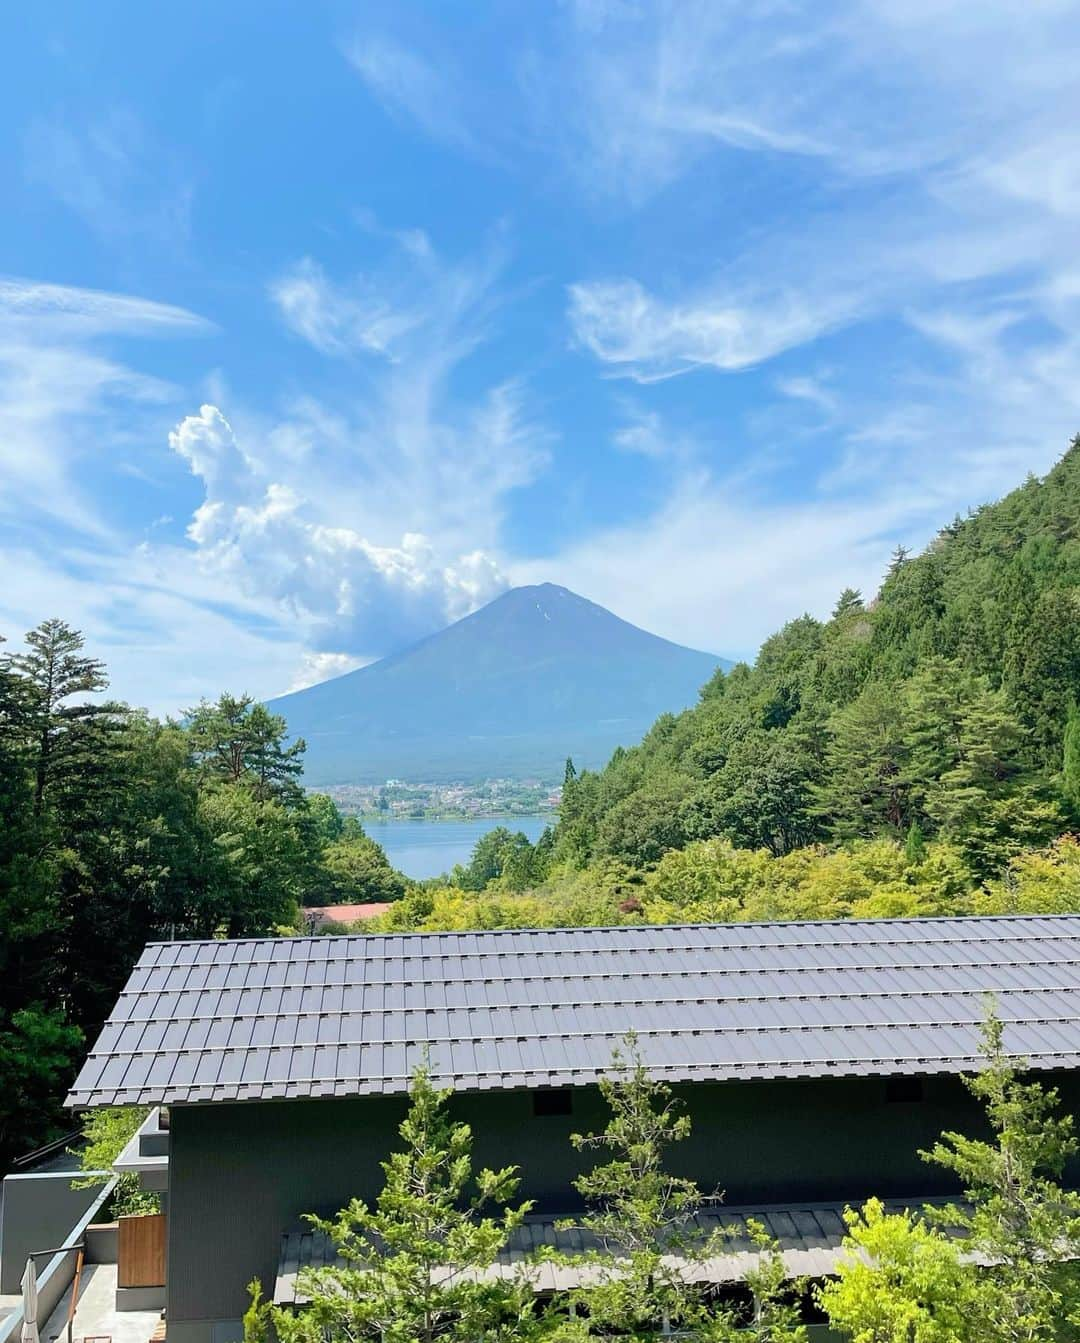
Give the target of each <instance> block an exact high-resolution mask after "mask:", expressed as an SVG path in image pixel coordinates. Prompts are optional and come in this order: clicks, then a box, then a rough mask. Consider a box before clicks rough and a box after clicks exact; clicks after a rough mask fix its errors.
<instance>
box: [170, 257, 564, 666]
mask: <svg viewBox="0 0 1080 1343" xmlns="http://www.w3.org/2000/svg"><path fill="white" fill-rule="evenodd" d="M395 244H396V246H397V249H398V252H399V253H400V256H401V257H403V258H404V260H403V261H402V260H394V261H392V262H391V263H389V264H388V266H387V267H386V268H384V269H383V270H381V271H378V272H374V273H370V274H366V275H364V276H361V277H358V278H357V279H355V280H354V281H352V282H350V283H347V284H335V283H333V282H331V281H330V280H329V279H328V278H327V277H326V276H325V275H324V274H323V272H322V271H321V270H319V269H318V268H317V267H315V266H314V264H313V263H302V264H301V266H300V267H299V268H293V269H292V270H290V271H288V272H287V273H286V275H285V276H284V277H281V278H280V279H279V280H278V281H277V282H276V283H275V284H274V285H273V286H272V287H271V297H272V299H273V301H274V302H275V304H276V306H277V307H278V310H279V311H280V313H281V315H282V318H283V320H284V321H285V322H286V324H287V325H288V326H289V327H290V328H291V329H292V330H293V331H295V332H296V333H297V334H299V335H301V336H303V337H304V338H305V339H306V340H308V341H309V342H310V343H311V344H312V345H313V346H314V347H315V348H316V349H318V350H320V351H321V352H323V353H326V354H331V355H333V356H335V357H350V358H356V359H359V360H364V361H365V362H363V363H362V365H360V366H359V371H360V374H361V375H362V383H363V387H362V394H360V395H357V396H356V397H355V398H350V397H342V396H341V394H340V392H338V393H337V394H336V399H335V400H334V402H333V403H332V407H331V406H330V405H328V404H327V403H326V402H324V401H322V400H320V399H319V398H317V397H314V396H311V395H305V396H302V397H298V398H295V399H294V400H293V401H292V402H291V403H290V404H288V405H286V406H285V407H284V408H283V410H282V412H281V413H280V414H279V415H277V416H274V417H266V416H258V415H249V414H246V413H245V412H244V411H243V410H241V411H240V412H239V414H238V415H233V416H231V417H230V418H229V419H227V418H226V417H225V415H224V414H223V413H222V411H221V410H219V409H218V408H217V407H216V406H213V405H205V406H203V407H202V408H201V410H200V411H199V413H198V414H197V415H189V416H187V417H186V418H185V419H184V420H183V421H182V422H181V423H180V424H178V425H177V426H176V428H175V429H174V430H173V432H172V433H171V434H170V436H169V443H170V446H171V447H172V449H173V451H174V452H175V453H177V454H178V455H179V456H180V457H182V458H183V459H184V460H185V461H186V462H187V464H188V466H189V468H190V470H191V471H192V473H193V474H194V475H195V476H197V477H198V478H199V479H200V480H201V481H202V483H203V486H204V499H203V501H202V503H201V504H200V505H199V506H198V508H197V509H196V511H195V513H194V515H193V516H192V518H191V520H190V523H189V526H188V537H189V539H190V541H191V542H192V544H193V546H194V547H195V552H196V555H197V558H198V562H199V564H200V566H201V568H202V569H203V570H204V572H206V573H208V574H209V573H212V574H215V575H217V576H218V577H219V579H220V580H222V581H223V583H225V584H226V585H227V586H228V587H230V588H236V589H237V590H239V591H242V592H244V593H245V594H247V596H248V597H249V598H251V599H253V600H258V601H261V602H263V603H265V604H266V609H267V610H268V611H270V612H274V613H276V615H275V618H277V619H279V620H282V621H284V622H286V623H288V624H290V625H291V627H293V628H295V629H296V630H298V631H300V632H301V635H302V637H303V639H304V641H305V643H306V644H307V645H308V646H309V648H311V649H314V650H315V651H316V652H318V653H320V654H321V653H333V654H334V655H336V656H340V657H346V658H350V659H357V658H371V657H376V656H381V655H382V654H384V653H386V652H389V651H391V650H393V649H395V648H399V647H401V646H403V645H404V644H406V643H409V642H411V641H412V640H415V639H417V638H421V637H423V636H424V635H426V634H429V633H432V632H433V631H434V630H436V629H438V628H440V627H441V626H442V625H444V624H446V623H447V622H448V621H451V620H455V619H457V618H458V617H459V616H462V615H465V614H467V613H468V612H469V611H471V610H473V609H474V608H475V607H477V606H479V605H481V604H483V603H484V602H486V601H488V600H490V599H491V598H492V597H493V596H495V595H496V594H497V593H498V592H499V591H500V590H501V589H502V588H503V587H505V585H506V579H505V577H504V576H503V574H502V572H501V569H500V566H499V562H498V558H497V557H498V554H499V550H500V532H501V522H502V514H503V511H504V508H505V505H506V500H507V497H508V495H509V493H510V492H511V491H512V490H514V489H516V488H518V487H519V486H521V485H524V484H526V483H527V482H529V481H530V480H532V479H533V477H534V475H535V474H536V472H537V470H538V469H539V468H540V467H541V465H542V464H543V462H544V460H545V434H544V432H543V430H542V429H541V428H539V427H538V426H537V425H535V424H534V423H533V422H532V421H531V420H530V419H529V417H528V416H527V414H526V409H525V401H524V395H523V392H522V389H521V388H520V387H519V386H518V385H516V384H515V383H512V382H510V383H506V382H503V383H499V382H496V383H494V385H492V386H490V387H489V388H487V389H486V390H482V391H480V392H479V393H478V394H477V395H476V396H475V397H474V398H472V399H466V400H463V399H462V398H461V397H460V396H459V395H456V394H451V391H450V388H449V375H450V373H451V372H452V371H453V369H454V368H455V367H456V365H457V363H458V362H459V361H460V360H461V359H462V358H464V357H465V355H467V354H469V353H471V352H472V351H473V350H474V349H475V348H476V347H477V345H478V344H479V343H480V342H481V341H483V340H484V339H485V338H486V336H487V333H488V319H489V315H490V312H491V311H492V294H491V289H492V284H493V280H494V277H495V275H496V274H497V268H498V259H497V257H487V258H482V259H481V260H480V261H479V262H476V263H470V264H463V265H458V266H446V265H443V264H442V263H441V262H440V261H439V259H438V258H437V257H436V256H435V255H434V253H433V251H432V250H431V248H430V246H424V247H418V246H416V244H415V239H414V238H413V237H412V235H405V236H404V237H395ZM361 295H362V296H363V297H362V298H361V297H359V296H361ZM376 329H377V330H378V333H379V334H377V335H376V334H374V333H375V332H376ZM320 665H322V664H320ZM327 665H330V664H327ZM310 670H311V669H310V667H308V666H307V665H306V664H305V666H304V667H302V668H301V671H300V674H301V675H308V674H309V673H310Z"/></svg>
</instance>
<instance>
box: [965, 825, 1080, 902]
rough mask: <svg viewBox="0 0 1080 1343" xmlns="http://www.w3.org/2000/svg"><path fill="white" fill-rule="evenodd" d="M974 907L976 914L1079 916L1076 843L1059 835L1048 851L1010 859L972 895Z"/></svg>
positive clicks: (1078, 848) (1079, 856)
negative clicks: (995, 878)
mask: <svg viewBox="0 0 1080 1343" xmlns="http://www.w3.org/2000/svg"><path fill="white" fill-rule="evenodd" d="M974 906H975V912H976V913H979V914H1077V913H1080V843H1078V842H1077V840H1076V839H1075V837H1074V836H1072V835H1063V836H1062V837H1061V839H1059V840H1057V841H1056V843H1054V844H1051V845H1050V846H1049V847H1048V848H1045V849H1038V850H1035V851H1034V852H1032V853H1025V854H1021V855H1020V856H1019V857H1017V858H1014V859H1013V860H1012V862H1011V863H1010V864H1009V866H1008V868H1007V869H1006V870H1005V872H1004V873H1003V874H1002V875H1001V877H1000V878H998V879H997V880H995V881H992V882H989V883H988V884H987V885H986V887H985V888H984V889H983V890H981V891H979V892H978V893H977V894H976V896H975V900H974Z"/></svg>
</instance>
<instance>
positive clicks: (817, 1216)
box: [274, 1199, 942, 1306]
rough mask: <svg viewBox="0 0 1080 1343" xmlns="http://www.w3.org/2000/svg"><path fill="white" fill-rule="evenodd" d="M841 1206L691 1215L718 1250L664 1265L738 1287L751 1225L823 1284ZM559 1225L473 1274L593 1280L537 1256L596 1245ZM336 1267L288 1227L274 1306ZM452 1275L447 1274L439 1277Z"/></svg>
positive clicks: (746, 1264) (546, 1223)
mask: <svg viewBox="0 0 1080 1343" xmlns="http://www.w3.org/2000/svg"><path fill="white" fill-rule="evenodd" d="M941 1203H942V1200H940V1199H905V1200H893V1201H892V1202H886V1203H885V1208H886V1211H888V1212H899V1211H901V1210H902V1209H904V1208H912V1209H919V1208H922V1207H924V1206H927V1205H928V1204H937V1205H940V1204H941ZM845 1206H847V1205H845V1204H843V1203H793V1204H790V1205H776V1204H770V1205H767V1206H762V1207H745V1208H723V1209H720V1210H719V1211H717V1212H715V1213H708V1214H704V1215H702V1216H699V1217H698V1219H697V1225H698V1227H699V1229H700V1230H701V1232H702V1234H703V1236H707V1235H709V1234H710V1233H715V1234H716V1239H717V1241H718V1243H719V1244H720V1245H721V1246H722V1247H723V1252H722V1253H718V1254H715V1255H712V1256H710V1257H708V1258H694V1259H693V1260H689V1259H687V1258H686V1257H685V1256H679V1255H672V1256H670V1258H669V1259H668V1263H669V1264H671V1265H673V1266H674V1267H675V1268H677V1269H678V1271H679V1272H681V1273H682V1274H683V1275H684V1276H685V1277H686V1278H687V1280H688V1281H695V1282H704V1283H711V1284H714V1285H716V1286H723V1285H725V1284H728V1283H736V1282H742V1281H744V1280H745V1278H746V1275H747V1273H748V1272H750V1271H752V1270H753V1269H754V1268H755V1267H756V1266H757V1265H758V1263H759V1262H760V1259H761V1253H762V1251H761V1246H760V1244H759V1243H758V1240H757V1239H756V1238H755V1235H754V1231H753V1226H754V1224H756V1225H757V1226H758V1227H760V1228H761V1230H762V1231H763V1232H764V1233H765V1235H766V1236H767V1237H768V1238H769V1241H770V1242H771V1243H772V1244H773V1245H775V1247H776V1249H777V1250H778V1251H779V1253H780V1255H781V1258H782V1259H783V1263H784V1269H785V1271H786V1273H787V1276H788V1277H789V1278H804V1277H805V1278H823V1277H827V1276H828V1275H829V1274H832V1273H835V1272H836V1264H837V1261H838V1259H839V1258H840V1256H841V1254H842V1253H843V1251H842V1248H841V1247H842V1242H843V1239H844V1236H845V1234H846V1231H847V1227H846V1225H845V1222H844V1209H845ZM558 1220H560V1219H553V1218H547V1217H529V1218H526V1220H525V1223H524V1225H522V1226H521V1227H520V1228H518V1230H517V1231H516V1232H515V1233H514V1235H513V1237H512V1239H511V1241H510V1243H509V1245H508V1246H507V1248H506V1249H505V1250H503V1251H502V1253H501V1254H500V1255H499V1256H498V1258H497V1260H496V1262H495V1264H494V1265H493V1266H492V1267H491V1268H490V1269H488V1270H485V1271H484V1273H483V1274H481V1275H480V1276H482V1277H484V1278H513V1277H516V1276H518V1275H519V1274H525V1275H527V1277H528V1281H529V1282H530V1284H531V1285H532V1288H533V1290H534V1291H535V1292H536V1293H537V1294H538V1295H547V1294H548V1293H551V1292H566V1291H570V1290H571V1289H572V1288H574V1287H581V1286H586V1285H588V1283H589V1282H590V1281H595V1279H596V1277H597V1274H598V1270H597V1268H596V1266H595V1265H594V1264H592V1263H590V1262H589V1261H588V1260H587V1259H582V1261H581V1262H580V1263H572V1262H562V1263H556V1262H550V1261H546V1260H545V1259H544V1258H543V1256H544V1254H545V1253H551V1252H555V1253H556V1254H558V1255H560V1256H562V1255H565V1256H568V1257H569V1258H571V1259H572V1258H573V1257H574V1256H575V1255H585V1254H587V1253H588V1252H589V1251H593V1250H599V1249H601V1248H602V1247H601V1246H600V1245H599V1244H598V1243H597V1242H596V1241H595V1240H593V1239H592V1238H591V1237H590V1236H589V1235H587V1234H586V1233H584V1232H582V1231H580V1230H565V1229H560V1228H558V1227H557V1226H556V1222H557V1221H558ZM332 1266H338V1267H344V1266H345V1261H344V1260H342V1259H340V1258H339V1257H338V1254H337V1251H336V1248H335V1246H334V1244H333V1242H332V1241H331V1240H330V1239H329V1238H328V1237H326V1236H325V1235H323V1233H322V1232H321V1231H313V1230H311V1229H310V1228H305V1227H300V1226H297V1227H293V1228H291V1229H290V1230H288V1231H285V1232H284V1233H283V1234H282V1237H281V1253H280V1257H279V1260H278V1271H277V1278H276V1280H275V1282H274V1302H275V1303H276V1304H277V1305H280V1306H302V1305H305V1304H306V1303H307V1300H308V1298H307V1296H306V1295H305V1293H304V1290H303V1279H302V1274H303V1272H304V1270H310V1269H318V1268H328V1267H332ZM453 1272H454V1270H452V1269H448V1270H447V1276H450V1275H451V1274H452V1273H453Z"/></svg>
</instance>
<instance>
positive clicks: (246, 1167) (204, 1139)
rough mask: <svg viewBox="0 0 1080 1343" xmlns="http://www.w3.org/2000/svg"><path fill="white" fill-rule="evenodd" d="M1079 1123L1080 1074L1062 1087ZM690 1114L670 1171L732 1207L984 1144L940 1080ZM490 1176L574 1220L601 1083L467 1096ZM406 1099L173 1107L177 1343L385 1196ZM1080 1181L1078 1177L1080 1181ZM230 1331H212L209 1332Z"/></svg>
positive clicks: (872, 1178)
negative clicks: (353, 1203) (914, 1087)
mask: <svg viewBox="0 0 1080 1343" xmlns="http://www.w3.org/2000/svg"><path fill="white" fill-rule="evenodd" d="M1061 1085H1062V1093H1063V1100H1065V1102H1066V1108H1068V1109H1069V1110H1071V1111H1072V1112H1074V1113H1075V1111H1076V1108H1077V1102H1078V1101H1080V1079H1078V1078H1075V1077H1072V1076H1069V1077H1066V1078H1064V1079H1063V1080H1062V1081H1061ZM676 1090H677V1093H678V1094H679V1095H680V1096H681V1098H682V1099H683V1100H684V1101H685V1102H686V1106H687V1109H688V1111H689V1113H690V1114H691V1116H692V1119H693V1129H692V1134H691V1137H690V1138H689V1139H688V1140H687V1141H686V1142H685V1143H683V1144H681V1145H680V1146H679V1147H677V1148H675V1149H673V1151H672V1156H671V1166H672V1168H673V1169H675V1170H678V1171H679V1172H680V1173H685V1174H688V1175H692V1176H694V1177H695V1178H696V1179H697V1180H698V1181H699V1182H700V1183H701V1185H702V1186H703V1187H705V1188H713V1187H716V1186H719V1187H720V1188H721V1189H722V1190H723V1191H724V1194H725V1200H726V1202H727V1203H728V1204H731V1205H737V1204H746V1203H750V1204H756V1203H785V1202H788V1201H794V1200H802V1199H807V1200H829V1199H850V1200H853V1201H861V1200H862V1199H865V1198H866V1197H868V1196H869V1195H870V1194H881V1195H883V1196H889V1195H897V1196H904V1195H912V1196H919V1195H931V1194H935V1193H947V1192H952V1189H953V1186H952V1185H951V1184H950V1183H949V1182H948V1180H947V1179H946V1178H945V1175H944V1173H943V1172H939V1171H938V1170H937V1169H936V1168H934V1167H930V1166H927V1165H926V1164H925V1163H923V1162H922V1161H920V1160H919V1158H918V1155H917V1153H918V1150H919V1149H920V1148H924V1147H928V1146H929V1145H930V1144H932V1143H933V1142H934V1141H935V1139H936V1138H937V1137H938V1135H939V1134H940V1133H941V1131H942V1130H943V1129H946V1128H956V1129H960V1130H962V1131H964V1132H967V1133H971V1134H975V1133H977V1132H979V1131H980V1129H981V1120H980V1115H979V1112H978V1110H977V1109H976V1107H975V1106H974V1105H973V1103H972V1101H971V1098H970V1097H969V1096H968V1094H967V1092H966V1091H965V1090H964V1088H963V1086H962V1084H961V1083H960V1082H959V1080H957V1079H954V1078H927V1079H926V1080H925V1082H924V1099H923V1100H922V1101H921V1102H916V1103H888V1102H887V1101H886V1090H885V1082H884V1080H883V1079H879V1078H859V1079H847V1078H836V1079H826V1080H823V1081H785V1082H742V1083H725V1084H715V1085H705V1084H702V1085H696V1086H687V1087H680V1088H676ZM451 1107H452V1111H453V1113H454V1116H455V1117H456V1118H460V1119H463V1120H465V1121H467V1122H468V1123H469V1124H471V1125H472V1128H473V1133H474V1137H475V1145H474V1158H475V1162H476V1165H477V1166H482V1165H490V1166H503V1165H507V1164H510V1163H515V1164H517V1165H519V1166H520V1167H521V1169H522V1185H521V1191H520V1192H521V1196H522V1197H527V1198H532V1199H535V1200H536V1203H537V1207H538V1210H541V1211H569V1210H570V1209H571V1208H572V1207H573V1206H574V1203H575V1195H574V1192H573V1189H572V1188H571V1181H572V1180H573V1178H574V1176H575V1175H576V1174H578V1173H579V1172H580V1171H581V1170H582V1169H583V1168H585V1167H586V1166H587V1165H589V1164H591V1161H592V1158H591V1157H590V1156H587V1155H582V1154H579V1153H577V1152H575V1151H574V1149H573V1148H572V1147H571V1145H570V1142H569V1135H570V1134H571V1132H575V1131H581V1130H584V1131H589V1130H592V1129H598V1128H601V1127H603V1124H604V1123H605V1120H606V1113H607V1111H606V1107H605V1106H604V1104H603V1101H602V1098H601V1097H600V1095H599V1092H598V1091H597V1090H596V1089H595V1088H587V1089H583V1090H581V1091H578V1092H575V1095H574V1113H573V1114H572V1115H571V1116H558V1117H555V1116H551V1117H546V1118H537V1117H534V1116H533V1112H532V1096H531V1093H528V1092H509V1093H501V1094H498V1093H496V1094H493V1095H485V1096H470V1095H466V1094H461V1095H458V1096H455V1097H454V1098H453V1099H452V1102H451ZM404 1110H405V1103H404V1101H403V1100H400V1099H395V1100H386V1099H382V1098H371V1099H362V1100H336V1101H277V1102H267V1103H261V1102H260V1103H250V1102H249V1103H247V1104H231V1105H209V1106H175V1107H173V1109H172V1111H171V1127H172V1142H171V1156H170V1165H171V1169H170V1187H171V1195H170V1208H169V1271H168V1283H169V1285H168V1317H169V1336H170V1341H171V1343H224V1340H225V1339H227V1338H228V1337H229V1336H230V1333H231V1332H234V1331H235V1323H234V1325H233V1326H232V1328H231V1329H230V1327H229V1326H226V1325H223V1323H222V1322H224V1321H232V1322H238V1321H239V1317H240V1316H241V1314H242V1313H243V1311H244V1309H245V1306H246V1293H245V1284H246V1283H247V1282H249V1281H250V1280H251V1278H252V1277H254V1276H256V1275H257V1276H259V1277H260V1278H261V1279H262V1282H263V1286H264V1287H265V1288H266V1289H267V1291H268V1292H269V1291H271V1290H272V1288H273V1282H274V1276H275V1271H276V1267H277V1257H278V1242H279V1237H280V1234H281V1232H282V1230H283V1229H284V1228H285V1227H287V1226H289V1225H291V1224H293V1223H295V1222H296V1221H297V1220H298V1219H299V1217H300V1215H301V1214H302V1213H305V1212H326V1213H328V1212H332V1211H335V1210H336V1209H337V1208H339V1207H341V1206H342V1205H343V1204H344V1203H346V1202H347V1201H348V1199H349V1198H350V1197H351V1196H353V1195H358V1196H360V1197H362V1198H366V1199H369V1200H370V1199H373V1198H374V1197H375V1195H376V1194H377V1193H378V1191H379V1189H380V1188H381V1185H382V1172H381V1170H380V1169H379V1162H380V1161H381V1160H383V1159H385V1157H386V1156H387V1154H388V1153H389V1152H390V1151H391V1150H392V1148H393V1147H394V1145H395V1141H396V1136H397V1135H396V1128H397V1125H398V1123H399V1122H400V1120H401V1117H402V1115H403V1114H404ZM1077 1174H1078V1175H1080V1172H1077ZM214 1322H216V1323H218V1325H219V1327H218V1328H217V1329H216V1330H214V1329H212V1328H211V1325H212V1323H214Z"/></svg>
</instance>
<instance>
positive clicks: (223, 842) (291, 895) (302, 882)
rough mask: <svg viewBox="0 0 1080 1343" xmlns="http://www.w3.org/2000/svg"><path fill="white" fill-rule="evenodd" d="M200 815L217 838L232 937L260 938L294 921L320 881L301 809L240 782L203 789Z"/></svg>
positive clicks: (227, 923)
mask: <svg viewBox="0 0 1080 1343" xmlns="http://www.w3.org/2000/svg"><path fill="white" fill-rule="evenodd" d="M199 816H200V819H201V821H202V823H203V825H204V826H205V827H206V830H207V832H208V833H209V834H210V836H211V837H212V840H213V845H214V856H215V859H216V863H217V870H218V881H219V883H220V887H221V894H222V897H223V899H222V902H221V903H222V915H223V925H224V929H225V932H226V934H227V936H229V937H253V936H258V935H259V934H260V933H266V932H267V931H269V930H270V929H272V928H273V927H275V926H277V925H288V924H291V923H292V922H294V921H295V919H296V909H297V905H298V904H299V903H300V902H301V901H302V899H303V897H304V894H305V891H306V890H307V889H309V888H310V887H311V886H312V885H313V884H314V882H315V880H316V877H315V874H314V872H313V868H312V860H313V855H312V852H311V849H310V847H309V846H308V844H307V843H306V837H305V833H304V829H303V826H302V824H301V819H300V817H299V816H298V815H297V813H296V812H295V811H292V810H290V809H289V808H288V807H287V806H286V805H285V804H284V803H283V802H279V801H277V800H275V799H274V798H272V797H263V796H260V793H259V792H256V791H254V790H252V789H251V788H249V787H247V785H246V784H245V783H243V782H240V783H223V784H220V785H218V786H217V787H215V788H213V789H210V790H208V791H206V792H204V793H203V795H202V796H201V797H200V799H199Z"/></svg>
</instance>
